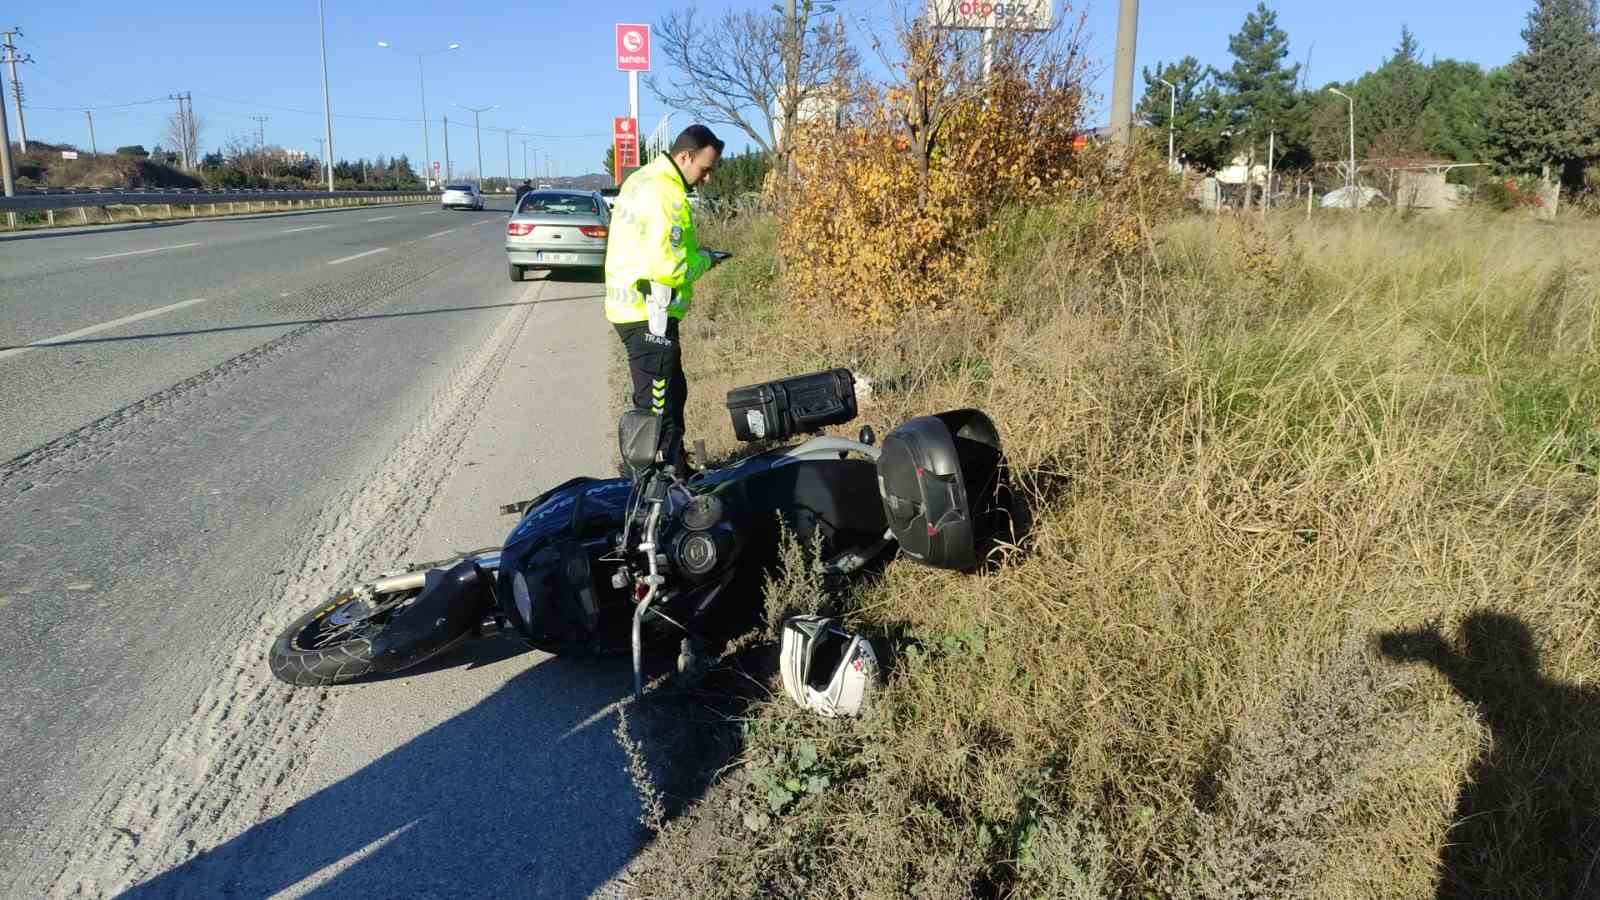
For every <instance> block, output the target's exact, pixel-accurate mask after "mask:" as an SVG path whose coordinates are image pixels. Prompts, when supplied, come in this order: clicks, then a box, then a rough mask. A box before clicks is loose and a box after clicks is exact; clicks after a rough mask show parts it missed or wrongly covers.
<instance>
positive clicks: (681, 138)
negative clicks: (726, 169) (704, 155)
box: [667, 125, 723, 156]
mask: <svg viewBox="0 0 1600 900" xmlns="http://www.w3.org/2000/svg"><path fill="white" fill-rule="evenodd" d="M707 147H715V148H717V155H718V156H721V155H722V147H723V143H722V140H721V139H720V138H718V137H717V136H716V135H714V134H712V133H711V129H709V128H707V127H705V126H704V125H690V126H689V127H688V128H685V129H684V130H683V131H682V132H680V133H679V134H678V137H677V139H676V140H674V141H673V142H672V148H671V149H670V150H668V151H667V153H668V154H670V155H672V156H677V155H678V154H679V153H699V152H700V151H701V150H704V149H705V148H707Z"/></svg>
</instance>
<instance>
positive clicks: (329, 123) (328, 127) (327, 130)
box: [317, 0, 333, 194]
mask: <svg viewBox="0 0 1600 900" xmlns="http://www.w3.org/2000/svg"><path fill="white" fill-rule="evenodd" d="M317 33H318V34H319V35H320V39H321V41H322V134H323V137H324V138H326V140H327V143H326V144H325V146H326V147H327V148H328V151H327V153H326V155H325V158H324V162H325V163H327V166H328V193H330V194H331V193H333V110H332V108H331V107H330V106H329V105H328V22H327V17H326V15H324V13H323V9H322V0H317Z"/></svg>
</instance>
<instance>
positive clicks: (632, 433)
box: [617, 409, 661, 475]
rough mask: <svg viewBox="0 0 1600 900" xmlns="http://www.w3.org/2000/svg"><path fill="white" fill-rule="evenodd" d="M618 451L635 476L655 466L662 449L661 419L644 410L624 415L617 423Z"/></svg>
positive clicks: (628, 412) (633, 410) (632, 411)
mask: <svg viewBox="0 0 1600 900" xmlns="http://www.w3.org/2000/svg"><path fill="white" fill-rule="evenodd" d="M617 449H618V450H619V451H620V452H621V453H622V461H623V463H625V464H626V465H627V467H628V470H629V471H631V472H632V473H633V474H635V475H638V474H639V473H641V472H643V471H644V470H646V469H648V468H650V467H651V466H653V465H655V462H656V455H657V454H658V453H659V452H660V449H661V417H660V416H657V415H654V414H652V413H650V412H647V411H646V410H642V409H630V410H628V411H627V412H625V413H623V414H622V419H621V421H619V422H618V423H617Z"/></svg>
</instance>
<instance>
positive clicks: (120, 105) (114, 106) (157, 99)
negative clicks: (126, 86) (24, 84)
mask: <svg viewBox="0 0 1600 900" xmlns="http://www.w3.org/2000/svg"><path fill="white" fill-rule="evenodd" d="M170 99H172V98H171V97H152V98H151V99H149V100H135V101H133V102H132V103H108V104H105V105H103V106H40V105H38V104H37V103H30V104H28V105H29V106H31V107H33V108H34V109H48V110H51V111H53V112H82V111H84V110H94V111H95V112H99V111H101V110H104V109H125V108H127V107H129V106H147V105H149V104H151V103H165V102H167V101H168V100H170Z"/></svg>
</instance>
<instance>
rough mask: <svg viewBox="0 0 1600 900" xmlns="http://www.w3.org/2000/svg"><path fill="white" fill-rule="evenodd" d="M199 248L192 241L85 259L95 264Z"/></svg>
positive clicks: (198, 243)
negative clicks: (127, 257)
mask: <svg viewBox="0 0 1600 900" xmlns="http://www.w3.org/2000/svg"><path fill="white" fill-rule="evenodd" d="M198 246H200V242H199V241H191V242H190V243H187V244H173V245H172V246H170V247H151V248H150V249H149V250H126V251H124V252H122V253H107V254H105V255H104V256H85V257H84V259H86V260H88V261H90V262H94V261H95V260H97V259H116V258H117V257H119V256H138V255H139V254H141V253H160V252H161V251H163V250H182V249H183V248H185V247H198Z"/></svg>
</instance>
